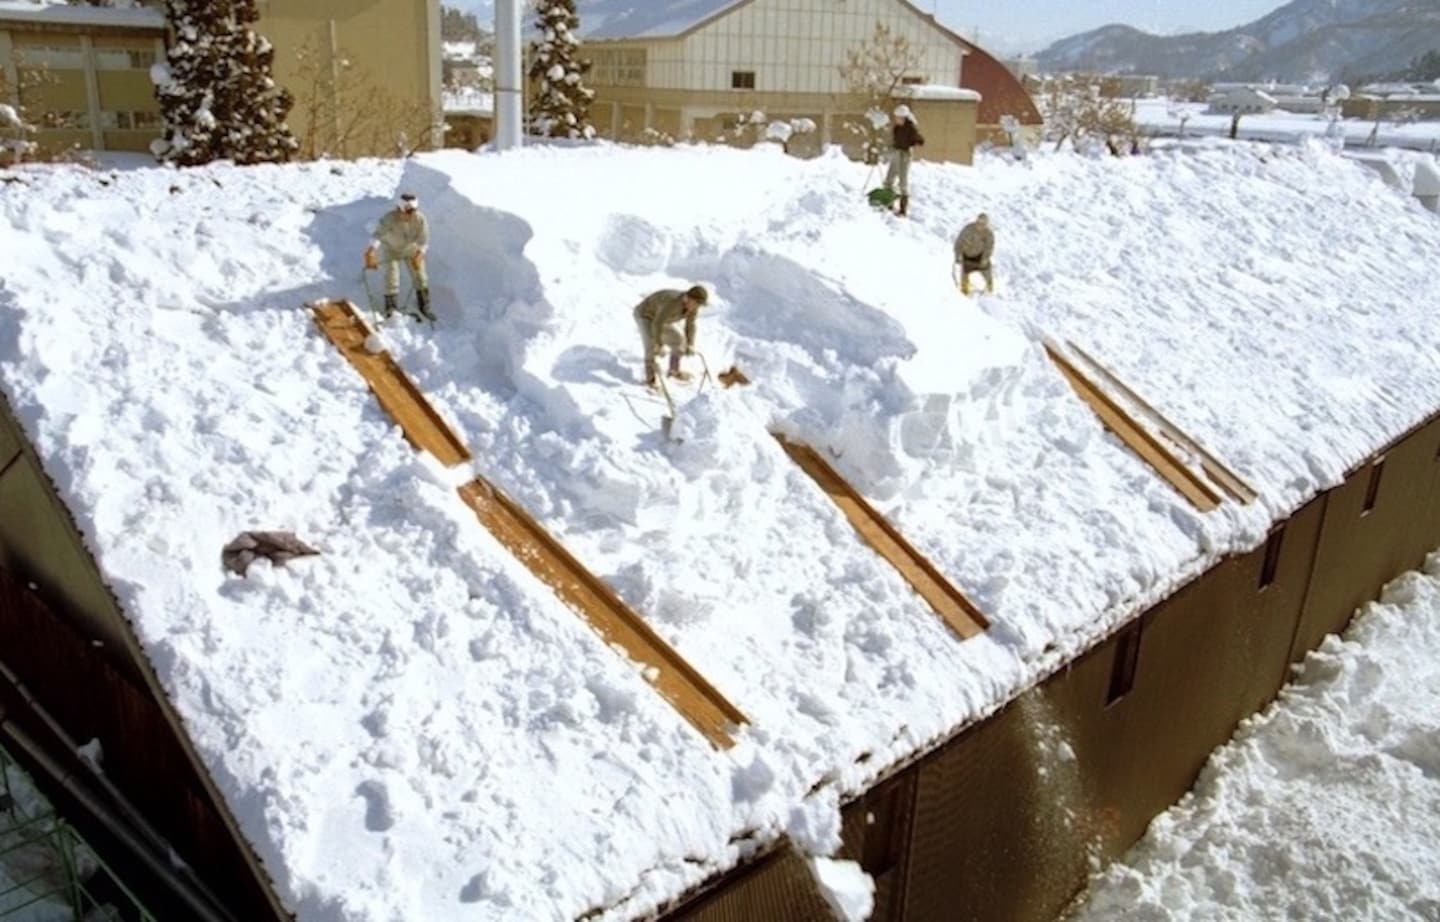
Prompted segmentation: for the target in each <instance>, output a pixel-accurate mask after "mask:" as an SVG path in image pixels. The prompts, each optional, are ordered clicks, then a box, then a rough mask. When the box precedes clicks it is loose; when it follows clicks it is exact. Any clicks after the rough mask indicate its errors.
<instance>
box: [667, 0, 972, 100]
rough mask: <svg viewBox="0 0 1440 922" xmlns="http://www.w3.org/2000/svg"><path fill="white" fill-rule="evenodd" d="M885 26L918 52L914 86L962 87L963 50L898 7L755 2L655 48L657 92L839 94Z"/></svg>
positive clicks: (849, 1) (857, 0)
mask: <svg viewBox="0 0 1440 922" xmlns="http://www.w3.org/2000/svg"><path fill="white" fill-rule="evenodd" d="M877 22H883V23H884V24H885V25H886V26H888V27H889V28H890V30H891V31H892V33H893V34H895V35H899V36H904V37H905V38H906V39H907V40H908V41H909V42H910V45H911V47H912V48H914V49H916V50H918V51H919V52H920V64H919V66H918V67H917V68H915V72H914V73H913V74H911V75H908V76H910V78H911V79H910V81H909V82H915V83H928V84H938V85H942V86H959V85H960V68H961V62H962V59H963V57H964V53H963V51H962V50H961V48H960V46H959V45H958V44H957V43H956V42H955V41H954V40H953V39H951V38H950V37H949V36H948V35H946V34H945V33H944V32H943V31H941V30H940V29H939V28H937V27H936V26H935V25H933V24H931V23H929V22H927V21H926V20H925V19H924V18H922V17H921V16H920V15H919V14H918V13H917V12H916V11H915V10H914V9H913V8H911V7H909V6H907V5H906V4H903V3H899V2H897V0H752V2H750V3H747V4H744V5H743V6H741V7H739V8H738V9H736V10H735V11H734V12H732V13H729V14H728V15H725V16H721V17H720V18H718V19H716V20H715V21H713V22H711V23H709V24H708V25H706V26H703V27H702V28H700V29H698V30H697V31H695V32H694V33H692V34H690V35H689V36H687V37H685V38H684V39H682V40H681V41H678V42H667V43H664V44H663V45H662V44H656V45H652V46H651V48H652V51H651V54H650V59H649V61H648V62H647V63H648V68H647V71H648V73H647V83H648V85H649V86H650V87H652V88H656V89H685V90H753V91H756V92H789V93H841V92H844V91H845V86H844V82H843V80H842V79H841V76H840V67H841V65H842V64H844V63H845V54H846V52H847V51H848V50H849V49H852V48H855V47H857V46H859V45H861V44H863V43H864V42H866V41H867V40H869V39H870V37H871V36H872V35H873V34H874V32H875V24H876V23H877Z"/></svg>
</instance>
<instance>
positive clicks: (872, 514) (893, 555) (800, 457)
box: [775, 434, 990, 640]
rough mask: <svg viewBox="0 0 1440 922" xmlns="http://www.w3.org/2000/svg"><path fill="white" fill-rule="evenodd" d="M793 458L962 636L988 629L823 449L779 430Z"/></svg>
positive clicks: (970, 605)
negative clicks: (832, 463) (790, 437)
mask: <svg viewBox="0 0 1440 922" xmlns="http://www.w3.org/2000/svg"><path fill="white" fill-rule="evenodd" d="M775 438H776V440H777V441H779V442H780V445H781V446H782V447H783V448H784V449H785V452H786V454H788V455H789V456H790V457H791V458H792V459H794V461H795V463H796V464H798V465H799V466H800V468H801V469H802V470H804V471H805V473H807V474H809V475H810V477H811V479H813V480H814V481H815V483H816V484H818V485H819V487H820V489H821V490H824V491H825V494H826V495H827V496H829V497H830V499H831V500H833V501H834V503H835V505H837V506H839V507H840V511H841V512H843V513H845V518H847V519H849V520H850V524H851V525H853V526H855V530H856V531H858V532H860V536H861V537H862V538H864V539H865V542H866V543H867V544H869V545H870V546H871V547H872V548H874V549H875V551H876V552H877V553H879V554H880V556H881V557H884V558H885V559H886V560H888V561H889V562H890V564H891V566H893V567H894V568H895V569H896V570H898V571H899V573H900V575H901V576H903V577H904V578H905V581H906V582H908V583H909V584H910V585H911V586H912V587H914V589H915V591H916V592H918V593H919V594H920V597H921V598H923V599H924V600H925V601H926V602H928V603H929V604H930V607H931V608H933V609H934V610H935V613H936V614H938V615H939V616H940V617H941V618H942V619H944V621H945V623H946V624H948V625H949V626H950V629H951V630H953V631H954V632H955V633H956V634H959V635H960V637H961V638H962V639H965V640H968V639H969V638H971V637H975V636H976V635H978V634H981V633H984V632H985V630H986V629H988V628H989V627H990V622H989V620H988V619H986V617H985V616H984V615H983V614H981V612H980V609H978V608H976V607H975V605H974V603H972V602H971V601H970V600H969V599H967V598H966V597H965V595H964V593H962V592H961V591H960V590H959V589H956V588H955V586H954V585H952V584H951V583H950V581H949V580H947V579H946V578H945V577H944V576H943V575H942V574H941V573H940V571H939V570H937V569H935V566H934V565H933V564H932V563H930V561H929V560H927V559H925V556H924V555H923V554H921V553H920V552H919V551H918V550H916V548H915V547H914V546H913V545H911V544H910V542H909V541H906V540H905V538H904V536H902V535H901V534H900V533H899V532H898V531H896V530H895V527H894V526H893V525H891V524H890V522H889V521H887V520H886V518H885V517H884V516H883V515H881V514H880V513H879V511H877V510H876V509H875V507H873V506H871V505H870V504H869V503H868V502H867V501H866V500H865V498H864V497H863V496H861V495H860V494H859V493H858V492H856V490H855V488H854V487H852V486H851V485H850V484H849V483H848V482H847V481H846V480H845V478H843V477H841V476H840V474H839V473H838V472H837V471H836V470H835V469H834V468H833V467H831V466H830V464H829V462H827V461H826V460H825V459H824V458H823V457H821V456H820V453H819V452H817V451H816V450H815V449H813V448H811V447H810V446H808V445H802V444H799V443H796V442H791V441H789V440H788V439H786V438H785V437H784V436H782V435H778V434H776V435H775Z"/></svg>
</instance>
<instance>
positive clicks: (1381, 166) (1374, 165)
mask: <svg viewBox="0 0 1440 922" xmlns="http://www.w3.org/2000/svg"><path fill="white" fill-rule="evenodd" d="M1346 156H1348V157H1349V158H1350V159H1352V160H1354V161H1355V162H1356V163H1359V164H1360V165H1361V166H1363V167H1365V168H1366V169H1367V170H1369V171H1370V172H1372V173H1374V174H1375V175H1376V176H1378V177H1380V181H1381V182H1383V183H1384V184H1385V185H1387V186H1389V187H1390V188H1391V189H1394V190H1396V191H1398V192H1404V191H1405V180H1404V178H1403V177H1401V175H1400V171H1399V170H1397V169H1395V164H1394V163H1392V162H1391V161H1390V159H1389V158H1388V157H1386V156H1384V155H1383V154H1381V155H1376V154H1347V155H1346Z"/></svg>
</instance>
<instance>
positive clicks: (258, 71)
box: [151, 0, 299, 166]
mask: <svg viewBox="0 0 1440 922" xmlns="http://www.w3.org/2000/svg"><path fill="white" fill-rule="evenodd" d="M165 14H166V17H167V18H168V19H169V22H170V27H171V29H172V30H173V31H174V35H175V41H174V43H173V44H172V45H171V47H170V50H169V52H168V53H167V54H166V59H165V61H164V62H163V63H159V64H156V65H155V67H154V68H153V69H152V70H151V78H152V80H153V81H154V83H155V96H156V98H157V99H158V100H159V101H160V108H161V111H162V113H163V115H164V117H165V136H164V137H163V138H161V139H157V140H156V141H155V143H154V144H152V145H151V150H152V151H153V152H154V154H155V156H156V157H158V158H159V159H161V160H166V161H169V162H171V163H175V164H178V165H180V166H194V165H196V164H201V163H209V162H211V161H212V160H224V159H228V160H233V161H235V162H236V163H243V164H250V163H276V162H283V161H286V160H289V159H290V158H291V156H292V155H293V154H294V153H295V151H296V149H297V148H298V147H299V145H298V144H297V143H296V141H295V136H294V135H292V134H291V133H290V128H289V126H288V125H287V124H286V123H285V116H286V115H288V114H289V112H290V107H291V106H292V105H293V104H294V99H293V97H291V95H290V93H289V92H288V91H286V90H285V89H284V88H282V87H280V86H279V85H278V84H276V83H275V80H274V78H273V77H272V76H271V67H272V65H273V63H274V60H275V49H274V47H273V46H272V45H271V44H270V42H269V41H268V40H266V39H265V38H264V37H263V36H260V35H257V34H256V33H255V31H254V30H253V29H252V28H250V26H251V24H252V23H254V22H255V21H256V20H258V19H259V18H260V12H259V10H258V9H257V8H256V3H255V0H165Z"/></svg>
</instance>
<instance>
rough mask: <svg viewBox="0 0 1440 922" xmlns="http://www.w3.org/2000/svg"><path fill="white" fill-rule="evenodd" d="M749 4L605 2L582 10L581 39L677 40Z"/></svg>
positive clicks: (732, 0) (726, 0) (720, 0)
mask: <svg viewBox="0 0 1440 922" xmlns="http://www.w3.org/2000/svg"><path fill="white" fill-rule="evenodd" d="M747 2H749V0H647V2H645V3H631V2H628V0H623V2H616V0H604V2H599V3H591V4H587V5H585V6H584V7H582V8H581V14H582V15H581V19H580V37H581V38H584V39H588V40H591V41H594V40H610V39H627V38H628V39H637V38H674V37H676V36H678V35H682V34H684V33H686V32H688V31H690V30H691V29H693V28H695V27H696V26H698V25H700V24H701V23H704V22H705V21H706V20H709V19H713V18H715V17H716V16H719V15H721V14H722V13H725V12H728V11H729V10H730V9H732V8H734V7H737V6H740V5H742V4H744V3H747Z"/></svg>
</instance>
